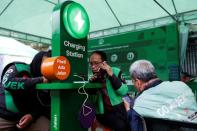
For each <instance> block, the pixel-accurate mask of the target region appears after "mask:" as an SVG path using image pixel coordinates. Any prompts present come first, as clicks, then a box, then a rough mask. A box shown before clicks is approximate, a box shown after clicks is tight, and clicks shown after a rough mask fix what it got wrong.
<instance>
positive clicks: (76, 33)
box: [63, 3, 90, 39]
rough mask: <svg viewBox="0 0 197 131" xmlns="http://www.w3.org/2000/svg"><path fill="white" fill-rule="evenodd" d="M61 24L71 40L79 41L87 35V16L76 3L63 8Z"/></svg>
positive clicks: (88, 25) (88, 24)
mask: <svg viewBox="0 0 197 131" xmlns="http://www.w3.org/2000/svg"><path fill="white" fill-rule="evenodd" d="M63 22H64V26H65V28H66V30H67V31H68V33H69V34H70V35H71V36H72V37H73V38H76V39H81V38H84V37H86V36H87V35H88V33H89V28H90V22H89V18H88V14H87V13H86V11H85V9H84V8H83V7H82V6H81V5H79V4H77V3H71V4H69V5H68V6H66V7H65V8H64V11H63Z"/></svg>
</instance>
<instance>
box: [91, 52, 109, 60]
mask: <svg viewBox="0 0 197 131" xmlns="http://www.w3.org/2000/svg"><path fill="white" fill-rule="evenodd" d="M93 54H98V55H100V56H101V60H102V61H107V55H106V53H105V52H103V51H93V52H92V53H91V55H93ZM91 55H90V56H91Z"/></svg>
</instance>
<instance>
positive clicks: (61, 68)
mask: <svg viewBox="0 0 197 131" xmlns="http://www.w3.org/2000/svg"><path fill="white" fill-rule="evenodd" d="M65 69H66V68H65V66H60V65H59V66H58V70H65Z"/></svg>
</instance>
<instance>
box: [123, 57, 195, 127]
mask: <svg viewBox="0 0 197 131" xmlns="http://www.w3.org/2000/svg"><path fill="white" fill-rule="evenodd" d="M129 72H130V76H131V80H132V83H133V85H134V86H135V88H136V89H137V90H138V91H139V94H138V95H137V96H136V98H135V100H134V104H133V107H132V108H130V103H128V102H127V101H126V100H124V99H123V101H124V104H125V108H126V110H127V112H128V115H129V119H130V121H131V124H132V125H131V126H133V127H132V129H134V128H140V127H135V126H136V125H137V124H135V123H136V115H138V114H140V115H141V116H144V117H151V118H161V119H167V120H174V121H181V122H183V121H184V122H190V123H197V103H196V100H195V96H194V94H193V92H192V90H191V89H190V88H189V87H188V86H187V85H186V84H185V83H183V82H181V81H162V80H160V79H159V78H158V77H157V75H156V72H155V68H154V66H153V65H152V63H151V62H150V61H148V60H137V61H135V62H134V63H132V64H131V66H130V70H129ZM195 114H196V115H195ZM137 123H138V124H139V120H138V121H137ZM140 124H142V123H140ZM137 131H140V130H137Z"/></svg>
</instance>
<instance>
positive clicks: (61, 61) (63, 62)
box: [57, 59, 66, 64]
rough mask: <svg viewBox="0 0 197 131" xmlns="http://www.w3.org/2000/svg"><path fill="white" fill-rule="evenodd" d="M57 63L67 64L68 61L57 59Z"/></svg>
mask: <svg viewBox="0 0 197 131" xmlns="http://www.w3.org/2000/svg"><path fill="white" fill-rule="evenodd" d="M57 63H59V64H66V61H65V60H60V59H57Z"/></svg>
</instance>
